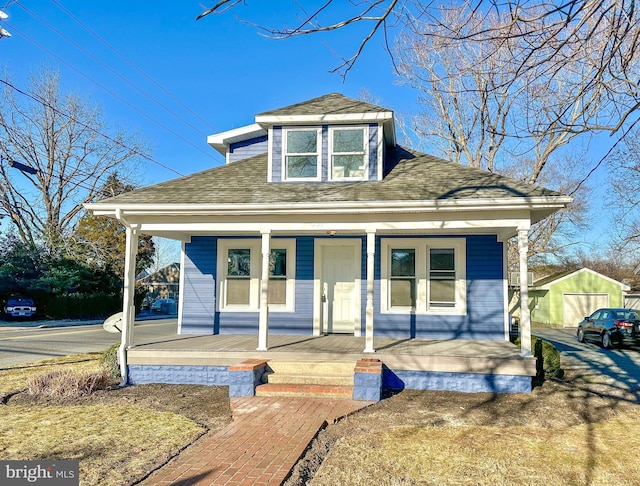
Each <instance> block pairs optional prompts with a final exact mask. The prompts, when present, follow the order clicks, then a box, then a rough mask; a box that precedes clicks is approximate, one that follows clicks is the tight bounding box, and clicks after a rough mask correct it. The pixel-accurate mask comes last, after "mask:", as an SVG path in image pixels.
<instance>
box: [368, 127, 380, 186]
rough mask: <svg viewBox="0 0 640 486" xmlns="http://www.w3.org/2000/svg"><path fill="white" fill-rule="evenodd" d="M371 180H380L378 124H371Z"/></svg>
mask: <svg viewBox="0 0 640 486" xmlns="http://www.w3.org/2000/svg"><path fill="white" fill-rule="evenodd" d="M369 180H370V181H377V180H378V125H376V124H373V123H372V124H371V125H369Z"/></svg>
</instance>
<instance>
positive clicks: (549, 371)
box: [515, 336, 563, 381]
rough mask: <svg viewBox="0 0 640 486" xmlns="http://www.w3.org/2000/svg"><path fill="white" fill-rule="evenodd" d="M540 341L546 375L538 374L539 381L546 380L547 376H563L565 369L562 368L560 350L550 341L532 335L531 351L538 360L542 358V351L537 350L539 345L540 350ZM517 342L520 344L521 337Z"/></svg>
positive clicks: (517, 344)
mask: <svg viewBox="0 0 640 486" xmlns="http://www.w3.org/2000/svg"><path fill="white" fill-rule="evenodd" d="M538 342H540V343H541V347H542V350H541V354H542V364H543V370H544V375H543V376H538V378H539V381H542V380H544V378H545V377H552V378H556V377H557V378H561V377H562V375H563V371H562V368H561V365H562V362H561V359H560V351H558V350H557V349H556V347H555V346H554V345H553V344H551V343H550V342H549V341H545V340H543V339H540V338H538V337H536V336H531V352H532V353H533V355H534V356H536V357H537V358H538V361H539V360H540V351H537V352H536V347H538V350H539V349H540V344H538ZM515 344H516V346H520V338H518V339H516V341H515Z"/></svg>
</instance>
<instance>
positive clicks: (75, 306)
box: [44, 292, 122, 319]
mask: <svg viewBox="0 0 640 486" xmlns="http://www.w3.org/2000/svg"><path fill="white" fill-rule="evenodd" d="M121 310H122V296H121V295H120V294H107V293H104V292H95V293H92V294H62V295H56V296H55V297H53V298H51V299H50V300H49V301H48V302H47V303H46V304H45V309H44V312H45V314H46V316H47V317H49V318H50V319H89V318H91V319H94V318H103V317H106V316H109V315H111V314H115V313H116V312H119V311H121Z"/></svg>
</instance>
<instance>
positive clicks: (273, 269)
mask: <svg viewBox="0 0 640 486" xmlns="http://www.w3.org/2000/svg"><path fill="white" fill-rule="evenodd" d="M269 275H271V276H280V277H286V276H287V250H271V255H270V256H269Z"/></svg>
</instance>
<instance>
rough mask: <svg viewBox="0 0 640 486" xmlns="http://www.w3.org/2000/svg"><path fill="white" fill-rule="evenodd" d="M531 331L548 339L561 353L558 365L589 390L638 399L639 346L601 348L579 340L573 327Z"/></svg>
mask: <svg viewBox="0 0 640 486" xmlns="http://www.w3.org/2000/svg"><path fill="white" fill-rule="evenodd" d="M532 334H533V335H535V336H538V337H540V338H542V339H544V340H545V341H549V342H551V343H552V344H553V345H554V346H555V347H556V348H557V349H558V350H559V351H560V355H561V357H562V367H563V368H564V369H565V370H567V372H571V373H572V374H573V375H574V376H576V377H577V378H579V379H580V380H582V381H583V382H584V383H585V385H587V386H588V387H589V388H590V389H592V390H593V391H595V392H597V393H599V394H601V395H605V396H613V397H619V398H623V399H625V400H630V401H635V402H640V348H639V347H624V348H622V349H603V348H602V347H600V346H599V345H598V344H594V343H586V342H585V343H579V342H578V340H577V339H576V330H575V329H573V328H564V329H562V328H534V329H533V330H532Z"/></svg>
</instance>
